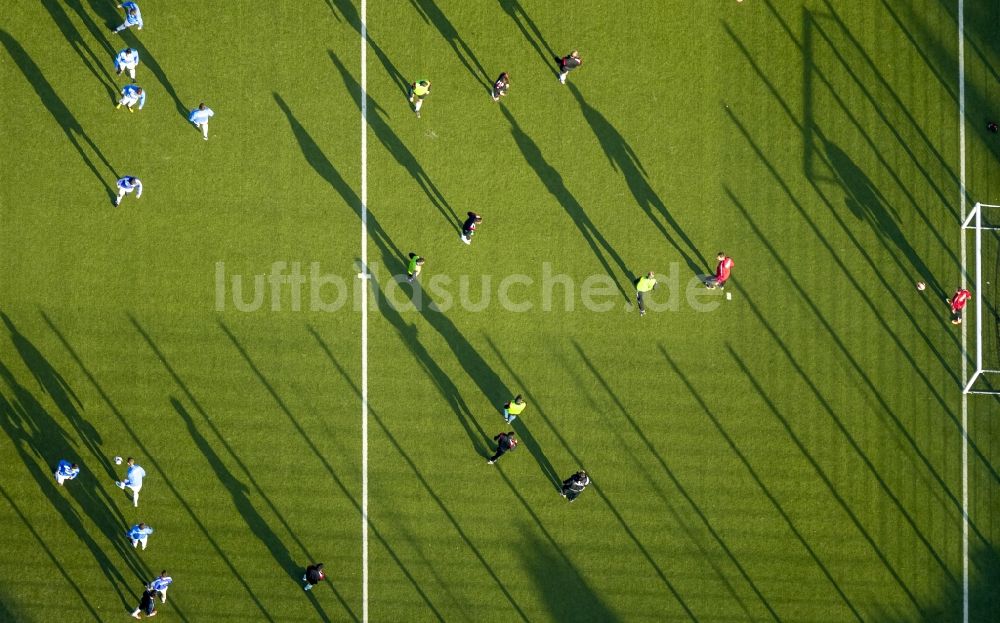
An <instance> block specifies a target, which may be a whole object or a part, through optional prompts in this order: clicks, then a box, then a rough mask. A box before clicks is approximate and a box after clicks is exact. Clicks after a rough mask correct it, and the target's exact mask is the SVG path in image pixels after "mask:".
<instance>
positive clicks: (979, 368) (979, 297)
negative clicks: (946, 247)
mask: <svg viewBox="0 0 1000 623" xmlns="http://www.w3.org/2000/svg"><path fill="white" fill-rule="evenodd" d="M984 212H991V213H992V212H995V214H989V215H988V216H987V217H986V218H984ZM969 229H971V230H972V231H973V235H974V237H975V253H976V264H975V274H974V276H973V283H974V284H975V285H974V286H973V292H974V296H975V304H976V305H975V311H976V353H975V369H974V370H973V372H972V375H971V376H970V377H969V379H968V381H967V382H966V384H965V387H964V388H963V390H962V391H963V393H965V394H994V395H1000V369H995V368H1000V359H998V358H1000V352H997V351H998V350H1000V349H998V348H996V347H997V346H998V344H997V343H996V340H992V339H991V340H989V341H986V342H985V343H984V333H985V329H986V326H985V325H984V324H983V323H984V320H983V312H984V311H985V308H986V297H985V296H984V294H985V292H984V290H983V287H984V280H983V252H984V251H983V232H989V236H990V238H988V242H991V243H992V244H990V246H991V247H996V246H997V245H996V242H995V239H996V238H997V237H998V234H996V233H993V232H1000V205H989V204H984V203H978V202H977V203H976V205H975V206H974V207H973V208H972V211H971V212H969V214H968V216H967V217H966V218H965V222H964V223H962V235H963V236H964V235H965V233H966V230H969ZM993 261H994V265H997V264H1000V256H998V257H997V258H994V259H993ZM962 268H963V270H964V269H965V267H964V266H963V267H962ZM985 285H986V286H990V285H992V284H991V282H990V281H986V282H985ZM994 287H1000V283H998V284H997V285H996V286H994ZM990 311H991V314H993V315H994V322H993V324H994V325H996V324H997V323H996V321H995V320H996V316H995V310H994V306H993V305H990ZM995 333H996V331H995V330H994V331H993V332H991V333H990V334H989V336H990V337H991V338H992V337H993V335H994V334H995ZM984 354H985V355H986V356H987V359H988V361H987V363H986V364H984V363H983V359H984ZM992 375H998V376H997V377H996V380H995V381H992V380H991V379H990V377H991V376H992Z"/></svg>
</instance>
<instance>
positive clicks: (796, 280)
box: [725, 126, 1000, 508]
mask: <svg viewBox="0 0 1000 623" xmlns="http://www.w3.org/2000/svg"><path fill="white" fill-rule="evenodd" d="M739 127H740V129H741V130H744V128H743V127H742V126H739ZM747 138H748V140H749V137H747ZM751 144H752V145H753V143H751ZM754 148H755V149H756V145H754ZM758 154H759V155H760V156H761V158H762V159H763V154H760V153H759V152H758ZM764 162H765V164H766V165H767V166H770V164H769V163H767V161H766V160H765V161H764ZM725 190H726V194H727V195H728V196H729V198H730V199H731V201H732V202H733V205H734V206H735V207H736V208H737V209H738V210H739V211H740V213H741V214H742V215H743V218H744V220H745V222H746V223H747V224H748V225H749V226H750V228H751V230H752V231H753V232H754V234H755V235H756V236H757V238H758V239H759V240H760V242H761V244H762V245H763V247H764V248H765V249H767V251H768V252H769V253H770V254H771V256H772V257H773V258H774V261H775V264H776V265H777V266H778V267H779V268H780V270H781V273H782V274H783V279H784V283H786V284H789V285H790V286H791V287H793V288H794V289H795V291H796V292H797V293H798V296H799V299H800V300H802V301H803V302H804V303H805V304H806V305H807V306H808V308H809V309H810V310H811V311H812V313H813V314H814V315H815V317H816V319H817V320H818V321H819V322H820V324H821V325H822V326H823V328H824V330H825V331H826V332H827V334H828V335H829V336H830V339H831V341H832V342H833V343H834V344H835V345H836V347H837V350H838V351H840V353H841V354H842V355H843V357H844V359H845V360H846V361H847V362H848V363H849V364H850V366H851V368H852V369H853V370H854V371H855V372H856V373H857V375H858V377H859V378H860V379H861V380H862V381H863V383H864V385H865V386H866V387H867V388H868V390H869V392H870V394H869V395H870V396H871V397H872V398H873V399H874V400H875V401H876V402H877V403H878V405H879V406H880V407H881V410H882V412H884V413H885V414H886V415H887V416H888V418H889V420H890V421H891V422H892V423H893V424H894V425H895V427H896V430H897V431H898V432H899V434H900V435H901V437H902V438H904V439H906V441H907V443H908V444H909V445H910V446H911V447H912V449H913V452H914V453H915V454H916V456H917V457H919V458H920V461H921V463H923V464H924V466H925V467H926V468H927V470H928V472H929V473H930V474H931V475H932V476H933V477H934V479H935V480H937V482H938V484H939V486H940V487H941V490H942V491H944V492H945V494H946V495H947V496H948V497H949V498H951V500H952V503H953V504H955V505H956V507H958V508H961V504H960V503H959V501H958V498H957V497H956V496H955V494H954V493H953V492H952V491H951V488H950V487H949V486H948V484H947V483H946V482H945V481H944V479H943V478H942V477H941V475H940V474H939V473H938V471H937V469H935V468H934V466H933V464H932V463H931V462H930V460H929V459H928V458H927V456H926V454H924V452H923V451H922V450H921V449H920V447H919V445H918V444H917V442H916V439H915V438H914V437H913V433H912V432H911V431H910V430H909V429H908V427H907V426H906V425H905V424H904V423H903V422H901V421H900V419H899V415H898V414H897V413H896V412H895V411H894V410H893V409H892V408H891V407H890V406H889V404H888V403H887V402H886V399H885V397H884V396H883V392H882V391H880V389H879V388H878V387H877V386H876V385H875V382H874V381H872V379H871V376H870V375H869V370H868V369H867V368H865V367H864V366H862V365H861V364H860V363H859V362H858V361H857V359H856V358H855V357H854V356H853V355H852V354H851V353H850V351H849V350H848V348H847V345H846V344H845V343H844V341H843V339H842V338H841V337H840V334H839V333H838V332H837V330H836V329H835V328H834V327H833V325H832V324H831V323H830V321H829V320H828V319H827V318H826V316H824V315H823V313H822V312H821V311H820V309H819V307H818V306H817V305H816V303H815V302H814V301H813V299H812V297H811V295H810V294H809V292H808V291H807V289H806V288H805V287H804V286H803V285H802V284H801V283H800V279H801V278H800V277H799V276H797V273H796V272H794V271H793V270H792V269H791V268H790V267H789V266H788V265H787V264H786V263H785V261H784V260H783V259H782V258H781V256H780V255H779V254H778V252H777V250H776V249H775V247H774V245H773V243H772V242H771V241H770V240H769V239H768V238H767V237H766V236H765V235H764V233H763V232H762V231H761V230H760V228H759V227H758V225H757V223H756V221H755V219H754V218H753V217H752V216H751V215H750V211H749V210H748V209H747V208H746V206H744V205H743V204H742V202H740V200H739V199H738V198H737V197H736V196H735V195H734V194H733V193H732V191H730V190H729V189H728V188H726V189H725ZM812 226H813V227H815V225H812ZM817 235H819V234H818V233H817ZM821 240H823V243H824V244H829V243H827V242H826V241H825V239H822V238H821ZM838 262H839V259H838ZM844 272H845V275H847V276H848V279H849V280H850V281H851V282H852V284H854V286H855V288H856V289H857V290H858V292H859V294H860V295H861V296H862V297H864V298H865V301H866V303H867V304H868V305H869V308H870V309H871V310H872V313H873V314H874V315H875V316H876V318H878V320H879V321H880V323H881V324H882V326H883V327H884V328H885V332H886V334H887V335H889V336H890V337H891V338H892V340H893V342H895V344H896V345H897V347H898V348H899V352H900V353H901V354H902V356H903V358H904V359H905V360H906V361H907V362H908V363H909V364H910V365H911V366H912V367H913V370H914V372H915V373H916V374H917V375H918V376H919V377H920V378H921V380H922V381H923V382H924V384H925V385H926V386H927V389H928V391H929V392H930V393H931V395H933V396H934V399H935V401H936V403H937V404H938V405H939V406H940V408H941V411H942V412H943V413H945V414H947V415H948V417H949V419H950V420H951V421H952V423H953V424H954V425H955V426H956V427H957V428H958V430H959V431H962V430H963V429H962V424H961V422H960V421H959V420H958V418H957V416H956V414H955V411H954V409H953V407H952V406H951V405H950V404H949V403H948V401H946V400H945V399H944V397H943V396H942V394H941V392H940V391H939V390H938V387H937V384H936V383H933V382H932V381H931V379H930V378H929V377H928V376H927V370H926V366H923V365H921V363H919V362H917V360H916V359H915V358H914V356H913V354H911V353H910V351H909V349H907V348H906V347H905V345H904V344H903V343H902V340H901V339H900V337H899V336H898V335H896V333H895V332H894V331H892V329H890V328H889V325H888V323H887V322H886V321H885V319H884V318H883V317H882V315H881V312H879V311H878V307H877V306H876V305H875V304H874V302H873V301H872V300H871V297H870V296H869V294H868V293H867V292H865V290H864V289H863V288H862V287H861V285H860V284H859V283H858V282H857V281H856V280H855V279H854V277H852V276H850V274H849V273H847V271H846V268H844ZM748 300H752V299H751V298H750V297H749V296H748ZM760 317H761V322H762V324H764V326H768V327H769V326H770V325H768V324H767V323H766V322H764V320H763V315H761V316H760ZM943 324H944V323H943V322H942V325H943ZM933 352H934V353H935V354H936V355H937V356H938V357H939V358H940V357H941V355H940V353H939V352H937V350H936V349H934V351H933ZM942 362H943V359H942ZM944 365H947V364H946V363H944ZM948 372H949V375H950V376H951V377H952V378H954V379H955V380H956V381H957V380H958V379H957V377H956V376H955V372H954V370H951V369H950V367H949V368H948ZM970 448H972V449H973V450H974V452H975V453H976V454H977V455H978V456H979V458H980V459H981V460H982V462H983V464H984V465H986V466H987V467H989V468H990V471H991V473H992V474H993V476H994V478H997V479H998V481H1000V476H998V475H997V472H996V471H995V470H994V469H993V468H992V466H991V464H990V462H989V460H988V459H986V457H985V456H983V454H982V452H980V451H979V449H978V448H977V447H976V446H975V444H973V443H971V440H970Z"/></svg>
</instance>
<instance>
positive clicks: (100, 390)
mask: <svg viewBox="0 0 1000 623" xmlns="http://www.w3.org/2000/svg"><path fill="white" fill-rule="evenodd" d="M42 318H43V319H44V320H45V322H46V324H48V326H49V329H50V330H51V331H52V333H53V334H54V335H55V336H56V338H58V339H59V342H60V343H61V344H62V345H63V348H64V349H65V350H66V352H67V353H68V354H69V356H70V357H71V358H72V359H73V361H74V362H75V363H76V365H77V366H78V367H79V368H80V371H81V372H82V373H83V374H84V376H86V377H87V380H88V381H89V382H90V384H91V385H93V387H94V390H95V391H96V392H97V394H98V395H99V396H100V397H101V400H102V401H103V402H104V404H105V405H107V407H108V409H109V411H110V412H111V413H112V414H113V415H114V416H115V418H116V419H117V420H118V424H119V425H120V426H121V427H122V430H124V431H125V432H126V433H128V435H129V437H130V438H131V440H132V443H134V444H135V446H136V447H137V448H138V449H139V450H141V451H142V455H143V456H145V457H147V458H148V459H149V462H150V464H151V465H152V466H153V467H154V468H155V469H156V472H157V474H156V475H157V477H158V478H159V479H162V480H163V482H164V484H166V486H167V488H168V489H170V492H171V493H173V495H174V497H175V498H176V499H177V501H178V502H179V503H180V505H181V507H182V508H183V509H184V510H185V511H186V512H187V514H188V516H189V517H190V518H191V521H192V522H194V524H195V525H197V526H198V529H199V530H200V532H201V533H202V536H203V537H204V538H205V540H206V541H208V543H210V544H211V545H212V548H213V549H214V550H215V554H216V555H217V556H218V557H219V560H222V561H223V562H225V563H226V566H227V567H229V571H230V573H231V574H232V576H233V577H234V578H236V580H237V581H238V582H239V583H240V584H241V585H242V586H243V589H244V590H245V591H246V593H247V595H248V596H249V597H250V599H251V600H252V601H253V602H254V604H255V605H256V606H257V608H258V609H259V610H260V612H261V614H262V615H263V617H264V620H266V621H270V622H272V623H273V621H274V619H273V618H272V617H271V615H270V613H269V612H268V611H267V609H266V608H265V607H264V604H262V603H261V602H260V600H258V599H257V597H256V595H255V593H254V592H253V590H252V589H251V588H250V586H249V585H248V584H247V583H246V580H244V579H243V576H242V575H240V573H239V571H238V570H237V569H236V567H235V566H234V565H233V563H232V561H231V560H230V559H229V557H228V556H227V555H226V553H225V552H224V551H223V550H222V548H220V547H219V544H218V543H217V542H216V541H215V539H213V538H212V535H211V533H210V532H209V531H208V529H207V527H206V526H205V524H204V523H203V522H202V521H201V519H200V518H199V517H198V515H196V514H195V512H194V511H193V510H192V508H191V505H190V504H188V502H187V500H186V499H185V498H184V496H183V495H181V493H180V491H179V490H178V489H177V487H176V486H175V485H174V483H173V481H172V480H171V479H170V476H169V474H168V473H167V472H166V471H164V470H163V467H162V466H161V465H160V464H159V462H158V461H157V460H156V456H155V455H154V454H153V453H152V452H150V450H149V448H148V447H147V446H146V445H145V444H144V443H143V442H142V440H141V439H140V437H139V435H138V434H137V433H136V431H135V429H134V428H133V427H132V425H131V424H130V423H129V420H128V418H126V417H125V415H124V414H123V413H122V412H121V410H120V409H119V408H118V406H117V405H116V404H115V403H114V401H112V400H111V397H110V396H109V395H108V393H107V392H106V391H105V390H104V387H103V386H101V384H100V383H98V381H97V378H96V377H94V375H93V374H92V373H91V372H90V370H89V369H88V368H87V366H86V365H84V363H83V360H82V359H81V358H80V356H79V354H77V352H76V350H75V349H74V348H73V346H72V345H71V344H70V343H69V341H68V340H67V339H66V336H65V335H64V334H63V332H62V331H61V330H60V329H59V327H57V326H56V324H55V323H54V322H53V321H52V319H51V318H50V317H49V316H48V315H47V314H45V313H44V312H42ZM129 319H130V320H131V321H132V324H133V325H134V326H135V327H136V328H137V329H139V330H140V332H142V327H141V326H140V325H139V323H138V322H137V321H136V320H135V318H133V317H132V316H131V315H130V316H129ZM151 577H153V576H152V575H151V574H150V573H149V572H148V571H147V572H146V573H145V574H144V575H143V577H142V580H143V581H148V579H149V578H151ZM134 604H135V600H134V599H132V600H131V601H130V602H129V603H128V608H129V611H130V612H131V610H132V607H133V606H134ZM174 609H175V610H176V611H177V613H178V615H179V616H180V617H181V619H182V620H184V621H187V618H186V617H185V616H184V614H183V611H182V610H181V609H180V608H178V607H177V604H176V602H174Z"/></svg>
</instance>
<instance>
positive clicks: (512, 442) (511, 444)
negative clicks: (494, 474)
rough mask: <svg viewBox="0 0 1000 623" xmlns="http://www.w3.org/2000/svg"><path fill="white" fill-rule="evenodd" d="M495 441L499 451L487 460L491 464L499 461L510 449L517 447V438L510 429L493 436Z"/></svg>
mask: <svg viewBox="0 0 1000 623" xmlns="http://www.w3.org/2000/svg"><path fill="white" fill-rule="evenodd" d="M493 441H495V442H497V452H496V454H494V455H493V456H491V457H490V460H489V461H486V462H487V463H488V464H490V465H493V464H494V463H496V462H497V461H499V460H500V457H501V456H503V455H504V453H506V452H509V451H510V450H513V449H514V448H516V447H517V439H514V431H510V432H508V433H500V434H499V435H497V436H496V437H494V438H493Z"/></svg>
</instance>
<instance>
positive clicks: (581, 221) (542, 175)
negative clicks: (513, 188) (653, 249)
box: [500, 105, 632, 301]
mask: <svg viewBox="0 0 1000 623" xmlns="http://www.w3.org/2000/svg"><path fill="white" fill-rule="evenodd" d="M500 110H501V111H502V112H503V116H504V117H506V118H507V121H508V123H510V134H511V136H513V137H514V142H515V143H517V146H518V147H519V148H520V149H521V153H522V154H524V159H525V160H526V161H527V162H528V164H529V165H531V168H532V169H534V171H535V174H536V175H538V179H539V180H541V182H542V183H543V184H544V185H545V188H546V189H547V190H548V191H549V193H550V194H551V195H552V196H553V197H555V198H556V200H558V201H559V205H561V206H562V207H563V209H564V210H566V214H568V215H569V217H570V219H571V220H572V221H573V224H574V225H576V227H577V229H579V230H580V234H581V235H583V238H584V240H586V241H587V244H588V245H590V249H591V251H593V252H594V255H595V256H597V259H598V261H600V263H601V266H603V267H604V270H605V272H606V273H607V274H608V275H610V276H612V277H614V275H615V271H614V270H613V269H612V268H611V264H610V262H609V261H608V259H607V258H606V257H605V255H606V256H608V257H610V258H611V261H613V262H614V263H615V264H617V266H618V270H619V271H620V273H621V277H624V279H625V281H626V282H631V279H632V272H631V271H630V270H629V268H628V266H627V265H626V264H625V261H624V260H622V258H621V256H620V255H618V252H617V251H615V249H614V247H612V246H611V244H610V243H609V242H608V240H607V239H606V238H605V237H604V235H603V234H601V232H600V230H598V229H597V225H595V224H594V222H593V221H592V220H590V217H589V216H588V215H587V212H586V211H585V210H584V209H583V206H581V205H580V202H579V201H577V200H576V197H574V196H573V194H572V193H571V192H569V189H568V188H566V184H565V182H563V178H562V176H561V175H559V171H557V170H556V169H555V167H553V166H552V165H551V164H549V163H548V162H547V161H546V160H545V157H544V156H543V155H542V151H541V149H539V148H538V145H537V144H535V141H533V140H531V137H530V136H528V135H527V134H525V133H524V130H522V129H521V126H520V125H518V123H517V121H516V120H515V119H514V117H513V115H511V114H510V111H508V110H507V108H506V107H505V106H503V105H501V106H500ZM615 285H616V286H617V287H618V291H619V292H621V294H622V296H624V297H625V300H626V301H631V300H632V297H631V296H630V295H629V293H628V292H627V291H626V289H625V288H624V287H622V284H621V278H618V279H615Z"/></svg>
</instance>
